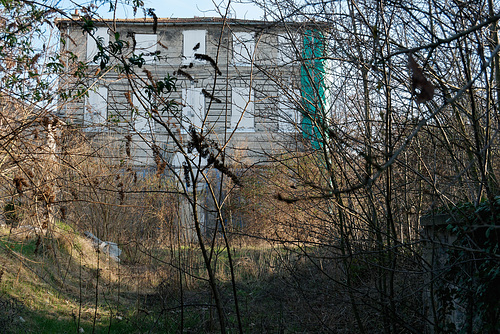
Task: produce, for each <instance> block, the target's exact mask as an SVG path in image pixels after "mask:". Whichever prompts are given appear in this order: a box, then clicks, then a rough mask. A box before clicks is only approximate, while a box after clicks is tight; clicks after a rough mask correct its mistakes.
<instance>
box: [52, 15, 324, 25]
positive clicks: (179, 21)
mask: <svg viewBox="0 0 500 334" xmlns="http://www.w3.org/2000/svg"><path fill="white" fill-rule="evenodd" d="M80 21H81V17H80V16H76V15H72V18H56V20H55V24H56V25H57V27H60V26H63V25H71V24H77V23H78V22H80ZM154 23H155V19H153V18H134V19H115V20H112V19H99V20H96V21H95V22H94V24H95V25H96V26H105V25H113V24H117V25H122V24H126V25H142V26H148V25H152V24H154ZM224 23H226V24H232V25H248V26H261V27H262V26H267V27H269V26H280V25H282V26H286V25H293V26H304V25H305V26H307V25H315V26H317V25H322V23H320V22H315V23H312V22H277V21H263V20H246V19H229V18H222V17H192V18H158V19H157V20H156V24H157V25H162V26H180V25H221V24H224Z"/></svg>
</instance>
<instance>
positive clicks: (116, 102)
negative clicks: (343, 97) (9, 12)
mask: <svg viewBox="0 0 500 334" xmlns="http://www.w3.org/2000/svg"><path fill="white" fill-rule="evenodd" d="M106 24H109V25H108V26H107V28H108V30H103V29H106ZM106 24H103V23H97V26H98V27H101V30H99V33H100V34H101V35H102V31H105V32H108V36H105V37H106V38H109V40H110V41H111V42H113V41H114V31H116V32H117V33H118V34H119V36H120V39H122V40H125V41H127V42H128V43H129V46H130V47H129V48H127V49H126V50H125V52H124V55H123V57H124V59H127V58H129V57H131V56H132V53H133V50H132V45H133V44H134V39H136V42H137V41H138V40H139V39H140V38H139V37H140V34H154V31H153V23H152V21H151V20H146V21H145V20H123V21H118V22H116V25H115V26H112V25H111V23H106ZM58 26H59V27H60V30H61V32H62V34H63V37H65V36H66V45H65V48H66V49H67V50H70V51H72V52H73V53H74V54H76V55H77V56H78V57H79V59H80V60H82V61H90V62H91V59H87V52H88V50H87V48H88V47H89V45H90V44H89V42H88V39H90V38H91V37H90V36H88V35H87V34H86V33H82V29H81V28H80V27H79V26H78V25H76V24H75V23H72V22H70V21H68V20H62V21H59V22H58ZM297 29H298V28H297ZM193 30H198V31H199V30H202V31H206V38H205V54H206V55H208V56H210V57H211V58H212V59H214V60H215V61H216V63H217V66H218V68H219V70H220V72H221V73H217V71H216V70H215V69H214V67H213V66H212V65H211V64H210V62H208V61H205V62H200V61H189V59H188V60H187V59H186V58H185V57H184V56H183V48H184V42H185V40H186V39H185V38H184V32H185V31H193ZM244 32H247V33H250V34H251V36H254V46H253V48H254V50H255V54H253V55H252V59H253V63H252V62H250V61H249V62H248V63H247V64H244V63H241V62H236V63H235V58H238V59H239V58H241V56H239V55H234V54H233V53H234V52H233V47H236V48H237V49H239V50H246V49H245V48H241V47H240V46H238V45H237V44H238V41H237V39H235V38H234V36H235V35H236V36H244V34H241V33H244ZM96 35H98V33H97V32H96V34H95V35H94V36H96ZM287 35H289V32H288V33H287V32H286V31H285V29H284V27H282V26H278V25H275V26H270V25H269V24H268V23H264V22H256V21H237V22H233V23H231V24H225V25H224V24H223V22H221V21H220V20H211V19H199V20H198V21H197V19H186V20H182V19H177V20H176V19H170V20H168V19H164V20H160V21H159V22H158V26H157V30H156V36H157V44H156V50H157V51H159V52H158V54H157V57H156V59H154V60H152V59H151V58H153V57H146V58H150V59H148V62H147V64H146V65H144V66H143V67H142V68H138V67H134V68H133V70H134V71H135V75H137V76H138V77H139V80H138V79H137V77H133V76H130V77H127V75H125V74H124V73H123V71H121V70H120V66H122V64H121V63H120V62H119V61H118V60H112V63H114V64H115V65H116V67H115V68H113V69H112V70H110V71H108V72H107V73H102V72H100V70H99V68H98V66H97V65H91V66H90V68H89V75H88V76H87V77H86V78H85V79H84V81H85V83H86V85H87V87H90V88H89V89H90V90H89V93H90V95H91V97H89V98H82V99H81V100H80V101H78V102H74V103H70V104H68V105H65V106H64V107H63V111H64V112H65V114H66V115H67V116H70V117H71V118H72V120H73V121H74V122H75V123H76V124H80V125H85V126H86V127H87V131H88V132H89V133H106V138H109V136H110V135H112V136H116V137H117V139H116V140H115V142H120V141H121V142H122V145H125V142H126V140H125V139H124V138H125V137H124V136H125V135H126V134H128V133H130V132H132V133H134V132H135V131H133V130H132V125H133V123H134V122H133V117H134V116H133V115H134V114H135V115H137V113H136V112H135V113H134V112H133V110H134V108H135V110H136V111H137V110H138V111H139V112H140V113H142V114H144V110H143V109H144V107H145V108H146V109H149V108H150V106H151V104H150V102H151V101H147V100H148V98H147V97H146V96H145V94H144V86H146V85H147V84H151V82H150V80H149V79H148V76H152V77H153V78H154V79H155V80H158V79H161V78H165V77H166V76H167V75H175V76H176V77H177V78H178V80H177V82H176V90H175V91H172V92H171V93H170V94H166V95H164V96H162V98H161V99H158V98H157V99H155V101H153V102H155V103H156V104H157V105H158V106H160V110H159V114H156V113H155V116H157V117H158V118H159V119H161V120H162V121H163V122H165V123H166V124H169V130H170V131H171V133H168V131H167V130H166V129H165V127H164V126H162V125H160V124H158V123H156V122H154V121H149V123H148V122H146V121H145V119H143V118H142V119H141V118H140V117H139V119H140V120H139V121H138V122H136V125H137V124H139V123H140V124H141V126H142V128H143V129H145V128H148V129H149V128H151V130H152V131H142V130H139V132H140V133H135V134H133V136H132V139H133V140H132V141H133V145H132V152H131V155H132V157H133V163H134V164H135V165H137V166H145V165H152V164H154V159H153V155H152V150H151V145H152V144H153V143H154V144H155V145H158V146H159V147H160V148H162V149H163V150H164V153H165V154H164V156H165V157H167V156H172V155H173V154H174V153H175V150H176V148H175V145H174V144H173V142H174V140H173V138H172V134H174V137H175V138H176V139H177V140H179V141H180V142H183V143H186V142H187V141H188V140H189V138H188V135H187V134H186V131H185V130H186V129H187V127H188V126H187V123H186V122H184V123H183V122H182V121H181V118H180V117H181V114H182V112H183V111H184V110H183V108H185V106H186V104H185V103H184V102H185V101H183V91H186V90H187V89H205V90H206V91H207V92H209V93H210V94H213V96H214V97H215V99H211V98H208V97H204V98H203V101H202V103H204V105H205V112H206V114H207V117H206V123H205V125H204V126H203V133H204V134H208V138H210V139H211V140H213V141H215V142H217V144H218V146H219V147H226V148H227V151H226V152H227V153H228V154H230V155H234V156H235V157H237V158H238V159H240V158H242V159H246V161H247V162H249V163H253V162H256V161H259V160H263V159H262V154H263V153H267V152H273V151H275V150H278V149H279V150H281V149H283V148H284V147H285V148H286V147H288V145H287V144H284V143H285V141H286V140H288V139H289V136H288V135H289V134H290V132H289V130H287V131H286V132H284V131H283V125H281V126H280V120H281V123H283V120H285V121H286V120H288V119H287V117H286V116H283V115H282V114H281V111H280V110H279V109H280V108H279V107H278V106H279V105H280V104H279V102H280V101H281V102H283V101H285V102H286V105H289V106H291V107H294V105H295V104H296V103H300V94H299V95H297V93H298V87H299V85H300V78H299V75H300V63H299V62H292V61H291V60H293V59H296V57H295V56H292V54H295V51H297V50H299V51H298V52H300V45H299V44H300V41H299V42H297V45H290V39H288V38H286V36H287ZM132 36H135V37H132ZM283 36H285V38H284V37H283ZM293 38H294V39H295V40H297V37H296V35H294V37H293ZM283 39H285V40H288V41H289V44H288V45H287V46H286V49H287V50H285V51H286V53H287V55H286V56H284V51H283V49H282V48H280V47H281V46H282V45H283V42H282V40H283ZM280 41H281V42H280ZM105 42H106V41H105ZM136 44H137V43H136ZM292 44H293V43H292ZM295 47H297V48H296V49H295ZM249 49H251V47H249ZM135 52H136V54H137V53H139V52H140V51H138V50H137V48H136V50H135ZM68 70H70V69H68ZM179 70H181V72H179ZM145 71H147V72H149V74H148V73H146V72H145ZM182 72H185V73H188V75H189V76H191V78H187V76H185V75H183V74H182ZM129 79H132V81H129ZM141 81H142V82H141ZM131 82H132V84H131ZM73 84H74V82H71V81H68V82H65V83H62V85H64V86H66V87H71V85H73ZM96 87H105V89H101V90H99V89H96ZM245 87H247V88H251V93H250V94H249V95H251V96H252V101H251V102H252V104H253V110H250V109H249V110H247V112H246V115H250V114H251V116H252V117H253V120H254V127H253V129H245V130H244V131H238V130H236V131H235V132H234V134H233V130H234V129H232V128H231V117H232V116H233V113H234V109H233V105H232V102H234V101H235V96H234V89H233V88H245ZM99 94H100V96H101V98H102V99H105V100H106V101H107V108H106V110H105V113H106V116H105V117H103V118H102V119H101V120H100V121H98V122H96V123H99V126H89V122H88V121H85V120H89V119H90V117H89V116H88V113H89V110H92V103H94V104H95V103H97V102H95V101H96V100H95V99H97V101H98V100H99V99H100V97H99V96H97V95H99ZM134 95H135V97H134ZM92 96H93V99H94V100H92ZM96 96H97V97H96ZM93 101H94V102H93ZM139 101H142V102H143V103H144V107H143V106H142V105H141V103H140V102H139ZM130 102H132V104H133V105H134V108H133V107H132V105H131V103H130ZM172 102H173V103H172ZM169 103H172V105H174V106H175V107H172V108H169V110H166V111H163V113H162V110H161V108H162V107H164V106H166V105H168V104H169ZM176 103H177V104H176ZM183 103H184V105H182V104H183ZM96 114H98V113H96ZM282 116H283V117H282ZM233 122H234V121H233ZM183 127H184V128H183ZM280 127H281V129H280ZM198 130H200V129H198ZM228 138H231V140H230V141H229V142H227V140H228ZM120 151H121V152H123V151H124V149H123V148H122V149H121V150H120Z"/></svg>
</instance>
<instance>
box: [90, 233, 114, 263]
mask: <svg viewBox="0 0 500 334" xmlns="http://www.w3.org/2000/svg"><path fill="white" fill-rule="evenodd" d="M84 234H85V236H86V237H87V238H89V239H90V240H92V244H93V246H94V247H95V248H96V249H100V250H101V252H103V253H104V254H107V255H108V256H109V257H110V258H112V259H113V260H115V261H116V262H120V255H121V253H122V250H121V249H120V248H118V245H117V244H116V243H114V242H111V241H102V240H100V239H99V238H98V237H96V236H95V235H93V234H92V233H90V232H85V233H84Z"/></svg>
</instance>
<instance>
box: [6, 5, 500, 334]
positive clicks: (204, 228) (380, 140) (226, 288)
mask: <svg viewBox="0 0 500 334" xmlns="http://www.w3.org/2000/svg"><path fill="white" fill-rule="evenodd" d="M102 3H103V4H105V5H108V6H110V8H111V10H115V9H116V7H115V6H116V2H109V1H103V2H102ZM127 3H129V2H127ZM255 3H256V5H257V6H260V7H262V8H263V9H265V13H266V19H267V20H272V22H271V23H270V24H269V25H267V23H266V22H261V24H260V26H259V27H267V26H268V27H269V29H267V28H266V29H263V31H259V32H258V34H256V35H255V36H257V37H259V38H260V37H261V35H262V36H264V37H262V39H259V38H257V39H259V43H270V44H273V42H269V41H271V40H274V41H275V42H274V44H276V43H278V44H279V41H281V40H282V39H285V40H286V42H287V43H285V44H286V45H287V49H286V50H275V51H279V52H277V53H281V52H282V51H283V52H284V53H286V57H284V58H287V59H286V62H284V61H283V60H284V59H281V60H276V61H275V63H271V64H267V65H269V66H261V65H262V63H259V62H260V61H261V59H259V57H258V56H260V55H258V54H253V55H250V56H251V57H250V58H251V60H252V61H254V63H253V64H248V65H249V66H247V67H248V68H247V70H248V73H247V76H242V77H241V78H238V80H239V81H241V82H242V85H248V86H249V87H252V88H253V89H255V90H256V91H257V92H256V93H257V95H258V93H262V92H260V91H258V90H259V89H260V87H257V88H255V87H254V86H253V85H254V83H255V82H254V79H255V78H260V80H262V81H265V83H266V85H269V86H272V93H273V94H274V95H276V96H267V95H266V96H262V97H261V100H260V101H259V103H269V108H265V109H266V110H264V111H262V110H260V111H262V113H261V114H258V115H256V116H255V117H260V118H262V119H265V120H266V121H268V122H267V123H266V126H268V125H269V126H270V127H273V126H274V127H276V126H278V125H279V124H280V122H283V121H286V122H288V123H290V124H289V125H290V128H291V129H293V130H294V131H291V132H289V130H290V129H288V130H287V131H281V130H283V129H282V128H280V126H278V128H280V131H281V132H280V131H275V132H272V133H271V135H272V136H274V137H275V138H274V139H277V140H276V144H275V145H276V146H277V147H276V148H274V147H273V150H272V151H270V152H259V154H260V156H259V158H258V159H257V158H251V157H250V156H251V154H255V152H254V151H251V150H248V151H247V150H246V149H244V148H243V147H245V145H246V143H236V144H235V143H234V141H232V140H231V138H232V137H233V135H234V133H235V132H236V129H237V127H238V125H234V124H232V125H231V127H229V125H228V124H227V123H228V121H227V119H228V113H227V112H228V110H226V114H225V115H223V114H218V115H215V116H217V117H220V119H225V120H226V124H225V125H224V126H225V127H224V128H223V129H222V131H221V132H220V133H215V132H214V131H215V130H214V128H213V127H212V125H211V124H210V122H208V121H207V120H208V115H209V113H210V112H212V114H211V115H210V116H212V118H213V116H214V112H218V111H219V110H218V109H217V107H215V106H214V104H215V103H218V104H219V106H218V107H219V108H220V107H221V106H220V105H222V104H223V103H222V102H223V98H222V95H221V94H222V93H221V94H219V92H218V90H219V89H220V90H221V91H226V95H225V96H224V98H225V99H226V101H227V103H226V104H230V102H229V101H232V100H231V97H230V96H229V95H228V94H227V92H228V91H230V89H229V88H228V87H229V84H228V82H229V81H230V80H226V79H227V78H224V79H221V77H222V76H223V75H224V73H223V72H222V70H223V68H222V66H220V65H221V64H219V59H220V58H218V57H219V55H220V54H221V53H222V51H221V50H223V45H222V41H223V40H224V39H225V38H226V39H227V41H229V40H231V38H232V35H231V34H232V33H234V32H235V31H233V30H232V28H231V29H228V28H227V27H228V26H229V27H231V22H230V20H226V19H228V18H229V17H228V13H230V8H223V4H219V7H218V8H217V10H218V11H219V12H221V13H226V14H225V16H224V20H222V21H220V22H224V24H221V25H220V26H221V31H220V36H221V39H220V40H219V41H216V42H215V43H216V44H217V43H219V44H217V45H216V46H217V51H216V52H214V54H198V53H195V58H196V60H197V61H205V62H206V64H207V65H208V66H206V67H207V68H208V70H207V71H208V73H209V75H208V77H209V79H210V80H205V79H204V80H205V81H203V82H208V81H210V83H209V84H207V87H203V90H201V92H202V94H203V96H204V98H206V99H207V101H209V103H208V107H207V109H209V110H207V111H206V115H205V116H206V117H205V119H204V120H202V122H201V123H200V124H195V122H194V121H192V120H189V119H186V117H185V116H184V117H183V115H182V108H183V107H185V106H184V105H183V103H184V102H185V101H184V102H182V101H181V100H183V99H185V97H183V98H181V95H182V94H181V93H180V92H179V91H178V88H179V87H180V85H181V83H180V80H181V79H180V78H179V79H177V78H175V77H173V76H171V75H170V74H168V73H167V74H165V73H161V75H159V74H158V73H155V72H154V71H151V70H150V67H148V59H150V58H155V57H156V58H157V59H161V58H162V57H163V55H162V54H161V52H155V53H154V54H145V53H144V52H141V51H138V50H137V49H136V44H137V43H136V42H137V41H136V38H135V34H134V32H130V33H129V34H120V32H119V31H118V29H117V26H116V22H115V21H113V20H102V19H101V18H100V17H99V16H98V15H97V14H96V9H97V7H96V6H97V5H96V4H90V5H81V6H80V5H76V6H77V8H78V9H79V10H80V13H79V14H77V13H75V12H73V11H72V12H71V13H70V12H67V11H66V10H64V9H62V8H59V7H52V5H50V4H48V3H44V2H42V3H34V2H28V1H22V0H21V1H17V0H16V1H13V0H5V1H1V2H0V37H1V38H0V66H1V70H2V74H1V75H0V129H1V134H0V208H2V215H1V218H2V221H1V222H2V227H1V228H0V311H3V312H0V332H6V333H23V332H33V333H66V332H93V333H94V332H101V333H104V332H107V333H124V332H126V333H165V332H166V333H178V332H181V333H183V332H188V333H204V332H206V333H211V332H221V333H226V332H239V333H244V332H249V333H265V332H279V333H287V332H288V333H291V332H308V333H314V332H317V333H325V332H333V333H342V332H349V333H387V334H389V333H423V332H435V333H455V332H462V333H479V332H485V333H497V332H498V331H499V330H500V322H499V320H498V319H499V318H500V314H499V309H500V305H499V300H500V290H499V286H500V267H499V265H498V263H499V261H498V255H499V250H498V233H499V232H498V226H497V222H498V221H499V218H500V214H499V213H500V197H499V191H500V186H499V181H498V180H499V177H500V174H499V170H500V169H499V167H500V163H499V151H498V149H499V136H498V135H499V133H500V132H499V124H500V118H499V117H500V116H499V115H500V113H499V112H498V110H499V108H500V93H499V92H500V89H499V86H500V56H499V51H500V44H499V37H498V21H499V19H500V12H499V8H498V4H497V3H496V2H494V1H491V0H482V1H475V2H467V3H466V2H463V1H446V2H442V1H433V0H430V1H428V2H425V3H423V2H420V1H405V2H401V3H400V2H394V1H392V2H391V1H386V2H381V1H371V0H366V1H337V2H331V1H294V0H283V1H280V2H272V1H255ZM129 4H130V5H131V6H132V9H133V12H134V13H135V14H137V13H141V10H142V12H143V14H144V16H148V17H150V18H151V20H150V21H147V20H146V21H144V22H150V23H151V28H152V31H154V32H155V33H156V30H157V29H158V18H157V17H156V15H155V14H154V10H151V9H147V8H143V3H142V2H141V1H132V2H131V3H129ZM226 9H227V10H226ZM72 14H73V15H72ZM56 16H57V17H59V18H61V17H63V18H65V21H64V22H63V21H59V23H58V24H61V25H60V26H59V27H60V28H61V27H62V26H64V24H66V25H65V26H64V27H65V28H68V29H63V28H61V29H60V30H59V32H60V34H59V35H58V36H57V38H52V37H49V35H50V34H49V33H48V32H50V29H49V27H50V26H52V24H53V23H52V22H53V21H54V19H55V17H56ZM61 22H62V23H61ZM213 22H214V24H213V25H214V26H215V25H216V24H215V23H216V22H219V20H214V21H213ZM141 24H142V23H141ZM98 26H99V27H101V28H104V30H106V33H105V36H107V37H109V39H110V41H109V42H105V39H104V38H103V37H102V36H99V35H98V29H97V27H98ZM275 27H279V28H280V29H281V30H279V31H278V32H276V33H275V34H276V36H272V35H271V34H272V33H273V30H272V29H271V28H275ZM70 28H71V29H70ZM259 29H260V28H259ZM267 30H269V32H268V31H267ZM106 34H107V35H106ZM266 34H268V35H266ZM277 35H279V36H277ZM297 36H300V37H301V39H300V42H298V41H297ZM274 37H276V38H274ZM257 39H256V40H257ZM34 41H36V43H35V42H34ZM87 41H91V42H92V43H95V45H96V54H95V56H93V58H92V59H88V61H86V60H84V59H81V57H80V58H79V56H78V55H77V53H75V52H73V49H72V46H73V47H74V46H78V45H80V44H81V43H83V44H85V43H87ZM211 42H213V41H211ZM54 43H55V44H56V48H55V49H54V48H53V47H54ZM39 44H40V45H39ZM83 44H82V45H83ZM257 44H258V43H257ZM257 44H255V45H254V46H255V48H253V47H252V48H247V51H249V50H250V49H251V50H252V51H253V50H254V49H255V50H258V45H257ZM228 45H229V44H228ZM261 45H262V44H261ZM271 46H272V47H274V48H276V45H271ZM163 47H164V48H168V47H169V46H163ZM198 47H199V46H198ZM198 47H197V46H195V49H193V51H196V50H198ZM256 52H257V51H256ZM227 53H228V54H230V53H231V52H227ZM163 59H164V58H163ZM228 59H229V58H228ZM266 61H267V59H266ZM270 61H271V60H270ZM229 63H230V62H228V64H227V65H228V66H229ZM284 63H286V64H284ZM250 65H251V66H250ZM193 66H194V65H192V64H190V65H186V64H183V65H180V67H179V68H175V69H174V68H173V69H172V73H176V75H179V76H182V77H183V79H182V80H189V85H193V84H194V82H195V76H196V75H195V73H194V71H195V70H194V69H192V67H193ZM205 70H206V69H205ZM286 71H289V73H288V75H289V78H291V79H290V80H289V81H288V80H283V78H284V77H285V76H284V75H283V73H285V72H286ZM290 74H291V75H290ZM299 76H300V77H301V78H300V79H301V80H300V84H299V83H298V82H296V81H299V80H298V79H297V78H296V77H299ZM218 80H220V81H218ZM223 80H226V81H223ZM56 81H57V82H58V84H54V82H56ZM111 81H121V82H123V83H124V84H123V86H122V88H123V91H120V92H119V93H120V96H117V95H113V96H114V98H115V99H116V101H118V100H119V101H121V102H119V103H117V104H119V107H118V106H116V107H115V106H112V107H109V108H107V111H106V112H107V114H106V115H105V117H103V119H102V120H100V121H99V120H98V121H95V120H93V119H92V117H90V121H89V117H87V118H85V116H88V115H85V116H82V115H81V114H82V113H84V114H85V113H87V114H88V113H91V112H93V111H95V110H92V106H89V104H90V103H88V99H89V98H90V95H91V93H99V88H102V87H99V85H100V84H102V83H104V84H108V83H109V82H111ZM210 85H212V86H210ZM255 86H258V85H255ZM299 86H300V89H299ZM110 87H111V86H110ZM210 87H212V88H210ZM221 87H224V89H221ZM296 88H297V89H296ZM296 91H297V92H296ZM250 92H251V91H249V94H248V95H251V94H250ZM106 94H107V92H106ZM186 94H187V93H186ZM257 95H256V96H257ZM271 95H272V94H271ZM93 96H95V94H94V95H93ZM110 96H111V95H110ZM282 96H284V97H286V100H288V101H285V102H287V103H288V106H284V104H283V103H282V102H283V101H281V100H280V98H281V97H282ZM120 99H121V100H120ZM278 100H279V101H278ZM269 101H272V102H269ZM253 102H255V103H257V101H253ZM253 102H252V103H253ZM249 104H250V103H249ZM249 104H247V106H248V105H249ZM225 108H227V105H226V106H225ZM280 108H281V109H283V110H280ZM290 110H293V112H295V113H297V114H299V115H300V120H299V122H297V119H294V117H291V115H290V114H289V112H290ZM293 112H292V113H293ZM243 115H244V111H242V114H241V119H240V121H241V120H242V119H243ZM101 116H102V115H101ZM82 117H83V119H82ZM141 122H142V123H141ZM138 124H147V125H148V126H149V131H145V130H144V129H139V128H138V127H139V125H138ZM257 130H259V129H257ZM155 131H156V132H155ZM259 131H260V130H259ZM160 132H161V135H162V136H164V138H163V140H164V141H163V142H161V141H160V140H158V137H157V135H158V133H160ZM257 132H258V131H256V133H257ZM158 136H159V135H158ZM238 145H241V147H242V148H240V147H239V146H238ZM138 152H139V153H138ZM141 154H142V156H141ZM252 159H257V160H258V161H255V160H252ZM437 213H439V214H441V215H443V216H444V215H446V216H447V218H446V219H449V220H448V222H447V223H446V225H449V226H448V228H443V227H442V224H441V225H440V224H437V223H436V222H435V221H434V220H433V219H434V218H435V216H436V215H437ZM422 216H428V217H431V218H432V219H431V220H430V221H432V222H433V224H428V225H425V224H423V223H422V221H421V219H420V218H421V217H422ZM4 223H5V224H4ZM423 230H424V231H423ZM92 235H93V236H95V237H94V238H93V239H92V240H91V238H92ZM89 236H90V237H89ZM110 245H113V246H115V247H117V248H119V249H120V250H121V251H122V253H121V255H119V257H120V259H119V261H118V260H117V259H116V258H115V259H114V258H113V257H112V256H110V254H109V246H110ZM105 247H108V248H105ZM106 249H108V252H106V251H105V250H106ZM428 254H431V256H430V257H429V258H428V257H427V255H428Z"/></svg>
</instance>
